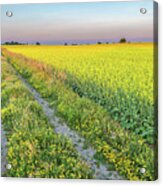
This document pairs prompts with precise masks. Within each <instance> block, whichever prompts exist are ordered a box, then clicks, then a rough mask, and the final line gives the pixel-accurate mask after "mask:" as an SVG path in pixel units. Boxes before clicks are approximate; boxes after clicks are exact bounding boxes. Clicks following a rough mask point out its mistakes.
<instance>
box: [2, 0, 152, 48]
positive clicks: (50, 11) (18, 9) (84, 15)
mask: <svg viewBox="0 0 163 186" xmlns="http://www.w3.org/2000/svg"><path fill="white" fill-rule="evenodd" d="M1 8H2V11H1V14H2V15H1V19H2V43H3V42H5V41H11V40H14V41H19V42H28V43H35V42H36V41H39V42H41V43H44V44H62V43H64V42H68V43H76V42H78V43H96V42H97V41H102V42H106V41H108V42H117V41H119V39H120V38H122V37H125V38H126V39H127V40H129V41H153V1H151V0H145V1H130V2H129V1H126V2H94V3H54V4H15V5H14V4H13V5H2V7H1ZM140 8H146V9H147V13H146V14H142V13H140ZM6 11H12V12H13V16H12V17H7V16H6Z"/></svg>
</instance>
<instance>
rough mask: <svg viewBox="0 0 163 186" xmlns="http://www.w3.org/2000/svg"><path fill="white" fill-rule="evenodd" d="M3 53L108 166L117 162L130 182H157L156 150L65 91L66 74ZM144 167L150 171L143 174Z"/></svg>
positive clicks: (81, 99)
mask: <svg viewBox="0 0 163 186" xmlns="http://www.w3.org/2000/svg"><path fill="white" fill-rule="evenodd" d="M4 54H5V55H6V56H7V57H8V61H10V62H11V63H12V64H13V65H14V67H15V68H16V69H17V70H18V71H19V73H20V74H22V76H23V77H24V78H26V79H27V80H28V81H29V82H30V83H31V84H32V86H33V87H34V88H36V89H37V90H38V91H39V92H40V93H41V95H42V96H43V97H45V98H47V99H48V100H49V102H50V103H51V105H54V106H55V107H56V108H57V111H58V113H59V114H60V115H62V117H63V118H65V120H66V121H67V122H68V123H69V125H70V127H71V128H73V129H75V130H77V131H79V132H80V133H81V134H82V136H84V137H85V138H86V139H87V141H88V143H91V144H92V145H93V146H94V147H95V148H96V149H97V151H98V152H100V153H102V154H103V156H104V157H105V160H106V161H108V163H109V162H111V163H114V165H115V168H116V170H118V171H119V173H121V174H123V175H125V176H126V177H127V178H128V179H130V180H154V179H156V177H157V175H155V171H156V170H155V168H156V167H155V161H154V158H155V154H154V150H153V149H151V148H150V147H149V146H148V145H147V144H146V143H145V141H144V140H143V139H142V138H141V137H140V136H138V135H135V134H133V133H129V132H128V131H126V130H124V129H122V128H121V126H120V125H119V124H117V123H116V122H114V121H112V120H111V119H110V118H109V117H108V114H107V112H106V111H105V110H104V109H103V108H102V107H100V106H99V105H97V104H95V103H94V102H92V101H91V100H89V99H87V98H81V97H79V96H78V95H77V94H75V93H74V92H73V91H72V90H71V89H68V88H66V87H65V86H64V83H63V82H62V78H64V75H63V74H59V73H57V72H56V71H55V70H54V69H52V68H51V67H49V66H48V65H44V64H41V63H38V62H37V61H34V60H31V59H28V58H25V57H23V56H21V55H16V54H14V53H10V52H7V51H4ZM58 76H60V78H59V77H58ZM58 79H59V80H58ZM142 167H144V168H146V170H147V171H146V172H145V173H144V174H142V173H141V172H140V168H142ZM156 172H157V171H156Z"/></svg>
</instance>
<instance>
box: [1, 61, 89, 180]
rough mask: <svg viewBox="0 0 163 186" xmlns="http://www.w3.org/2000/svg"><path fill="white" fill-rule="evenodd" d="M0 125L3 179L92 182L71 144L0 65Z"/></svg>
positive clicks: (15, 78)
mask: <svg viewBox="0 0 163 186" xmlns="http://www.w3.org/2000/svg"><path fill="white" fill-rule="evenodd" d="M1 86H2V123H3V126H4V129H5V131H7V141H8V143H7V148H8V152H7V162H8V163H10V164H11V166H12V167H11V169H9V170H7V171H6V172H5V173H4V176H11V177H47V178H92V171H91V169H90V167H89V166H88V165H87V164H86V163H85V162H84V161H83V160H82V159H81V158H80V157H79V154H78V153H77V152H76V150H75V149H74V148H73V146H72V143H71V142H70V141H69V140H68V139H67V138H65V137H63V136H61V135H58V134H56V133H55V132H54V130H53V127H52V126H51V125H50V124H49V123H48V120H47V118H46V116H45V115H44V113H43V111H42V108H41V106H40V105H39V104H38V103H37V102H36V101H35V100H34V98H33V97H32V95H31V94H30V93H29V91H28V90H27V89H26V88H25V86H24V85H23V84H22V82H21V81H20V80H19V79H18V77H17V76H16V74H15V73H14V71H13V69H12V68H11V67H10V66H9V64H7V63H6V62H5V61H4V62H2V85H1Z"/></svg>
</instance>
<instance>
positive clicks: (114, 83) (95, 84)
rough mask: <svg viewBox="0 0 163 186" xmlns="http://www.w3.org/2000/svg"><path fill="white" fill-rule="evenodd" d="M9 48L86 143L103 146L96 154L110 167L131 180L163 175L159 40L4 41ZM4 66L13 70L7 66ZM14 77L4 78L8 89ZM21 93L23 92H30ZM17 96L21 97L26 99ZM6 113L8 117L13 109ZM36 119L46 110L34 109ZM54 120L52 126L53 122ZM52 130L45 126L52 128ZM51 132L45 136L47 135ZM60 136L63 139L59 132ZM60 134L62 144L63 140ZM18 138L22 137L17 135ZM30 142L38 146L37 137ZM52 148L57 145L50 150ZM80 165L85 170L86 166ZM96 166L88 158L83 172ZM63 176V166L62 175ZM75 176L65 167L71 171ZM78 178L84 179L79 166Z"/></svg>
mask: <svg viewBox="0 0 163 186" xmlns="http://www.w3.org/2000/svg"><path fill="white" fill-rule="evenodd" d="M2 54H3V56H5V57H6V59H7V61H8V63H10V64H11V65H12V66H13V67H14V68H15V69H16V71H17V72H18V73H19V74H20V75H21V76H22V77H23V78H24V79H25V80H26V81H27V82H28V83H29V84H30V85H31V86H32V87H33V88H34V89H35V90H37V91H38V92H39V93H40V94H41V96H42V98H43V99H45V100H46V101H48V103H49V105H50V106H51V108H52V109H55V110H56V111H57V115H58V117H60V118H61V119H62V120H63V121H64V122H66V123H67V125H68V126H69V127H70V128H71V129H72V130H74V131H77V133H78V134H79V135H80V136H82V137H83V138H85V140H86V147H87V146H90V145H91V146H92V147H93V148H94V149H95V150H96V151H97V153H96V154H95V156H94V157H95V158H96V159H98V161H100V162H103V163H104V164H107V165H108V169H113V170H116V171H118V173H119V174H120V175H122V176H124V177H125V178H126V179H131V180H153V179H155V178H156V175H155V161H154V158H155V154H154V149H155V145H156V134H155V133H156V129H155V125H156V122H155V112H156V110H155V108H156V105H155V97H154V96H153V92H154V86H153V80H154V74H153V72H154V70H153V69H154V64H153V44H152V43H138V44H109V45H102V44H101V45H79V46H30V45H29V46H25V45H24V46H23V45H22V46H3V50H2ZM4 68H6V67H4ZM2 73H3V74H4V73H5V70H3V68H2ZM8 73H9V74H10V72H8ZM3 76H5V75H3ZM15 78H16V75H15ZM3 84H5V85H3ZM8 84H10V82H8V81H6V79H4V78H3V77H2V90H3V86H4V91H5V86H10V85H8ZM11 87H12V86H11ZM2 96H3V92H2ZM20 96H22V97H23V93H22V94H21V95H20ZM2 98H3V97H2ZM16 98H17V97H16ZM3 99H4V98H3ZM20 99H21V101H22V104H29V103H28V102H30V100H23V98H21V97H20ZM4 100H6V102H5V101H4V102H2V109H3V107H5V106H6V107H8V106H10V104H9V103H10V101H8V100H9V97H7V96H6V97H5V99H4ZM14 100H15V101H16V102H17V101H19V99H18V98H17V99H14ZM15 107H16V106H15ZM25 107H26V106H25ZM20 108H21V106H18V107H17V108H16V109H17V110H18V112H17V113H19V110H21V109H20ZM2 111H3V110H2ZM3 112H4V111H3ZM3 112H2V120H4V119H3V118H5V117H6V118H8V117H9V116H8V115H10V113H7V114H4V113H3ZM21 112H23V111H22V110H21ZM29 112H31V111H30V110H29ZM39 112H41V111H39ZM17 113H13V117H15V118H19V117H20V116H19V114H18V115H17ZM21 115H22V113H21ZM35 115H36V116H35ZM41 115H42V114H41ZM23 116H24V115H23ZM24 117H25V116H24ZM35 118H36V119H37V120H38V111H37V110H35V109H34V110H33V113H32V116H31V119H32V121H33V122H35ZM24 120H25V118H24ZM24 120H23V121H24ZM37 120H36V123H37V122H38V121H37ZM44 120H45V118H44V117H43V118H40V117H39V122H40V125H43V124H42V123H46V122H44ZM4 121H6V120H4ZM4 121H3V123H4ZM13 121H14V120H13ZM21 121H22V118H20V121H19V124H20V126H22V128H21V127H20V132H21V131H22V130H23V127H26V126H25V124H22V123H21ZM27 121H28V120H27ZM5 123H7V121H6V122H5ZM9 123H10V122H9ZM46 125H47V126H49V127H50V124H47V123H46ZM16 126H17V125H16ZM16 126H15V127H16ZM10 127H11V126H10ZM18 128H19V127H18ZM6 130H11V129H10V128H9V129H8V128H6ZM49 130H50V129H49ZM38 131H39V128H38ZM40 131H41V128H40ZM47 131H48V130H47ZM47 131H46V130H44V133H47ZM44 133H42V137H43V136H46V135H47V134H44ZM53 135H54V138H55V135H56V134H53ZM53 135H52V136H53ZM32 137H33V139H34V136H32ZM9 138H11V136H10V137H9ZM20 139H21V138H20ZM60 140H61V143H62V139H60ZM10 141H11V140H10ZM11 143H15V139H14V138H12V141H11ZM28 143H29V146H31V143H30V140H28ZM12 145H13V144H12ZM69 145H70V144H69ZM44 148H46V146H45V147H44ZM61 148H62V145H61ZM71 148H72V149H73V146H72V147H71ZM54 151H55V149H54ZM8 152H10V151H9V150H8ZM15 153H16V152H15ZM47 153H50V152H48V150H47ZM43 156H44V155H43ZM66 156H67V154H66V155H65V157H66ZM76 156H77V155H76ZM22 161H23V160H22ZM72 161H73V160H72ZM110 165H112V167H111V166H110ZM68 168H69V167H68ZM78 168H79V169H80V165H79V167H78ZM141 168H146V170H147V171H146V172H145V173H144V174H142V173H141V172H140V169H141ZM70 169H71V168H70ZM88 169H89V168H88V166H87V165H86V164H85V165H84V166H83V169H81V170H85V171H84V172H85V173H84V172H82V174H83V175H81V177H91V172H89V171H88ZM13 174H14V173H13ZM15 174H16V172H15ZM52 174H53V173H52ZM59 175H60V173H58V175H56V177H57V176H59ZM67 175H68V174H66V173H65V174H64V176H65V177H66V176H67ZM52 176H54V175H52ZM54 177H55V176H54ZM74 177H76V178H77V176H76V174H75V173H74Z"/></svg>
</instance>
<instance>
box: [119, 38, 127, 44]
mask: <svg viewBox="0 0 163 186" xmlns="http://www.w3.org/2000/svg"><path fill="white" fill-rule="evenodd" d="M126 42H127V41H126V39H125V38H121V39H120V40H119V43H126Z"/></svg>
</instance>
